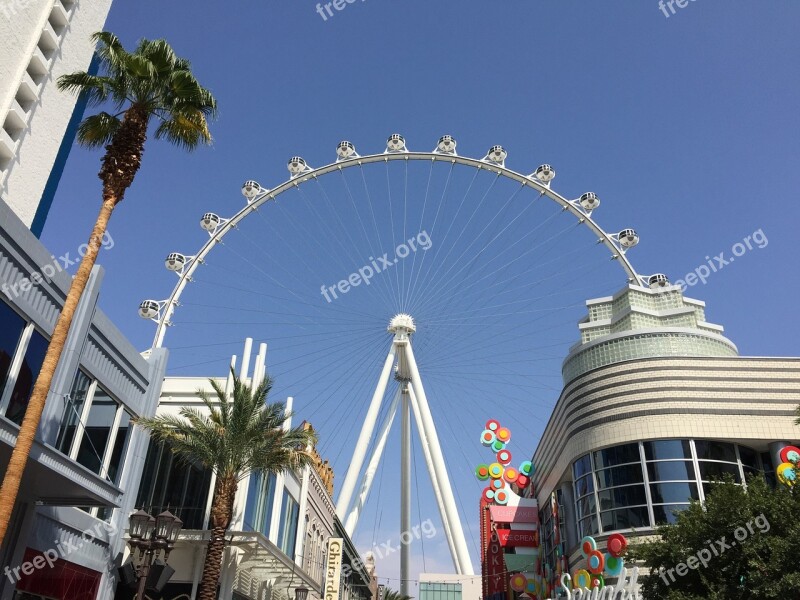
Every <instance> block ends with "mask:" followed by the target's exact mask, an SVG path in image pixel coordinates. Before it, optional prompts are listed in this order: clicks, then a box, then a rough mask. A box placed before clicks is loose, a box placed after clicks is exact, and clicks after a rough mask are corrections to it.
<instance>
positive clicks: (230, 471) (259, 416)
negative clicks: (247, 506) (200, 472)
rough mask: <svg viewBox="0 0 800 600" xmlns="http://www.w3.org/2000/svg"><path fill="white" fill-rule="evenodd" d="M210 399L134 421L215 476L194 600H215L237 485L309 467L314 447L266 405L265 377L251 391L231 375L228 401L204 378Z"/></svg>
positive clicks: (278, 408) (309, 434)
mask: <svg viewBox="0 0 800 600" xmlns="http://www.w3.org/2000/svg"><path fill="white" fill-rule="evenodd" d="M209 381H210V383H211V387H212V388H213V389H214V392H215V397H214V398H211V397H209V395H208V394H206V393H205V392H198V396H199V397H200V398H201V399H202V401H203V403H204V404H205V407H206V410H203V411H201V410H198V409H197V408H191V407H183V408H182V409H181V411H180V414H179V416H174V415H160V416H157V417H153V418H147V419H145V418H142V419H138V420H137V423H138V424H139V425H142V426H143V427H145V428H146V429H148V430H150V432H151V433H152V436H153V438H154V439H155V440H156V441H164V442H168V443H169V444H170V446H171V447H172V451H173V452H174V453H175V454H176V455H178V456H179V457H181V458H183V459H185V460H187V461H193V462H199V463H201V464H202V465H204V466H205V467H207V468H209V469H211V470H212V471H213V472H214V473H215V474H216V476H217V483H216V486H215V488H214V498H213V500H212V504H211V528H212V529H211V541H210V542H209V544H208V549H207V551H206V558H205V563H204V565H203V579H202V582H201V584H200V592H199V595H198V598H200V600H214V599H215V598H216V597H217V585H218V583H219V577H220V569H221V564H222V553H223V551H224V550H225V531H226V530H227V528H228V525H229V524H230V521H231V518H232V516H233V502H234V499H235V497H236V490H237V488H238V486H239V482H240V481H242V480H243V479H244V478H246V477H248V476H249V475H250V473H254V472H258V473H280V472H283V471H286V470H289V469H296V468H299V467H303V466H306V465H309V464H311V461H312V458H311V455H310V454H309V453H307V451H306V450H307V448H309V447H310V446H312V445H314V444H315V443H316V435H315V434H314V432H313V430H311V429H304V428H303V427H295V428H294V429H285V428H284V422H285V421H286V419H288V418H289V417H290V416H291V415H290V414H287V413H286V411H285V407H284V405H283V404H281V403H279V402H277V403H275V404H268V403H267V401H266V400H267V394H269V390H270V388H271V387H272V382H271V381H270V379H269V378H265V380H264V381H263V382H262V383H261V384H260V385H259V386H258V387H257V388H256V389H255V390H253V389H252V388H251V387H250V386H248V385H245V384H244V383H243V382H242V381H241V380H240V379H239V378H238V377H236V376H235V375H233V398H232V399H229V398H228V395H227V394H226V393H225V389H224V388H223V387H222V386H221V385H220V384H219V383H217V382H216V381H214V380H213V379H212V380H209Z"/></svg>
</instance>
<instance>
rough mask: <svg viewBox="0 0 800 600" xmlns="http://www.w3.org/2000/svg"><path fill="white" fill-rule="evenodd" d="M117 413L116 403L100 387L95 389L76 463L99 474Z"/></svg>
mask: <svg viewBox="0 0 800 600" xmlns="http://www.w3.org/2000/svg"><path fill="white" fill-rule="evenodd" d="M116 413H117V403H116V402H115V401H114V399H113V398H111V396H109V395H108V393H107V392H106V391H105V390H104V389H102V388H101V387H99V386H98V387H97V389H96V390H95V392H94V398H93V399H92V406H91V407H90V408H89V416H88V417H87V418H86V423H85V427H84V431H83V438H82V439H81V446H80V448H79V450H78V458H77V460H78V462H79V463H80V464H82V465H83V466H84V467H86V468H87V469H89V470H91V471H94V472H95V473H100V467H101V466H102V462H103V454H104V453H105V451H106V444H108V438H109V437H110V436H111V426H112V425H113V424H114V416H115V415H116Z"/></svg>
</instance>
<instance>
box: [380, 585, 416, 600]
mask: <svg viewBox="0 0 800 600" xmlns="http://www.w3.org/2000/svg"><path fill="white" fill-rule="evenodd" d="M383 600H411V596H406V595H405V594H401V593H400V592H398V591H396V590H393V589H392V588H388V587H387V588H386V589H384V590H383Z"/></svg>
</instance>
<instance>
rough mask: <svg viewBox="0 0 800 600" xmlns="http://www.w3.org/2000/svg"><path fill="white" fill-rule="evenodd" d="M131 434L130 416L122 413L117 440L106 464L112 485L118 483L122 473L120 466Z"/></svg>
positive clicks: (124, 411) (126, 412)
mask: <svg viewBox="0 0 800 600" xmlns="http://www.w3.org/2000/svg"><path fill="white" fill-rule="evenodd" d="M130 433H131V415H130V413H129V412H128V411H126V410H123V411H122V417H121V418H120V420H119V429H118V430H117V439H115V440H114V448H113V449H112V450H111V462H109V464H108V478H109V479H110V480H111V481H113V482H114V483H119V476H120V474H121V472H122V469H120V465H122V464H123V462H124V460H123V459H124V457H125V451H126V450H127V449H128V440H129V439H130Z"/></svg>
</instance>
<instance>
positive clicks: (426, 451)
mask: <svg viewBox="0 0 800 600" xmlns="http://www.w3.org/2000/svg"><path fill="white" fill-rule="evenodd" d="M408 399H409V400H410V401H411V410H413V411H414V420H415V421H416V422H417V433H419V441H420V445H421V446H422V454H423V456H424V457H425V464H426V465H427V467H428V475H430V478H431V486H432V487H433V495H434V496H435V497H436V506H438V507H439V515H440V516H441V517H442V526H443V527H444V535H445V537H446V538H447V547H448V548H450V555H451V556H452V557H453V568H455V569H456V571H457V570H458V565H459V562H458V554H457V553H456V547H455V544H454V543H453V532H452V530H451V529H450V522H449V521H448V520H447V515H446V514H445V511H444V501H443V500H442V489H441V485H439V480H438V479H436V469H435V468H434V466H433V458H431V449H430V446H429V445H428V442H427V440H426V439H425V436H424V435H422V416H421V415H420V413H419V404H418V403H417V397H416V395H414V388H413V386H410V385H409V386H408ZM420 518H422V517H420Z"/></svg>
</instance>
